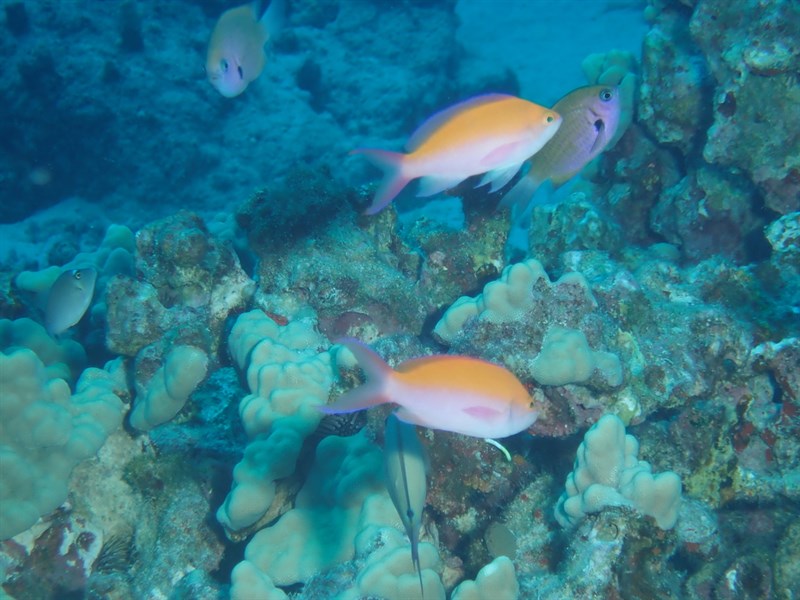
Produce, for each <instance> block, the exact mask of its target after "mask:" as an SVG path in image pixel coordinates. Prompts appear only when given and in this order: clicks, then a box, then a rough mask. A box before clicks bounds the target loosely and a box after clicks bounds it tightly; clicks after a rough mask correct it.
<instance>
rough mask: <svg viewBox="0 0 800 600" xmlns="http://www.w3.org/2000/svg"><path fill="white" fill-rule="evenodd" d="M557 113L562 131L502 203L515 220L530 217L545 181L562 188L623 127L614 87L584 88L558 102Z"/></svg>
mask: <svg viewBox="0 0 800 600" xmlns="http://www.w3.org/2000/svg"><path fill="white" fill-rule="evenodd" d="M553 110H554V111H556V112H558V114H560V115H561V117H562V119H563V122H562V123H561V127H559V129H558V131H556V133H555V135H554V136H553V137H552V139H551V140H550V141H549V142H547V144H545V146H544V148H542V149H541V150H540V151H539V152H538V153H537V154H536V155H535V156H533V157H532V158H531V160H530V163H531V168H530V170H529V171H528V172H527V174H526V175H525V176H524V177H522V178H521V179H520V180H519V181H518V182H517V183H516V185H514V187H513V188H511V190H509V191H508V193H506V195H505V196H503V199H502V200H501V201H500V206H501V207H502V206H508V207H511V209H512V214H513V215H515V217H519V216H520V215H525V214H527V213H528V211H529V210H530V209H531V204H532V203H531V200H532V198H533V195H534V194H535V193H536V190H538V189H539V187H540V186H541V185H542V184H543V183H544V182H545V181H550V182H551V183H552V184H553V186H554V187H558V186H560V185H561V184H563V183H565V182H567V181H569V180H570V179H572V178H573V177H575V175H577V174H578V173H580V172H581V170H582V169H583V167H585V166H586V165H587V164H588V163H589V161H591V160H592V159H593V158H594V157H596V156H597V155H598V154H600V153H601V152H602V151H603V150H605V148H606V146H607V145H608V143H609V142H610V141H611V140H612V139H613V137H614V134H615V133H616V131H617V126H618V125H619V119H620V111H621V102H620V92H619V89H618V88H616V87H614V86H613V85H590V86H586V87H580V88H578V89H576V90H573V91H571V92H570V93H569V94H567V95H566V96H564V97H563V98H561V100H559V101H558V102H556V103H555V104H554V105H553Z"/></svg>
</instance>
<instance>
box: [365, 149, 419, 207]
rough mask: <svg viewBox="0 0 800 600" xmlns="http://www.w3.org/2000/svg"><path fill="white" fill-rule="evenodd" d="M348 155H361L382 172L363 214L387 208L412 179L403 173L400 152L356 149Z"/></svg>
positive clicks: (402, 156) (402, 157)
mask: <svg viewBox="0 0 800 600" xmlns="http://www.w3.org/2000/svg"><path fill="white" fill-rule="evenodd" d="M350 154H363V155H364V156H365V157H366V159H367V160H369V161H370V162H371V163H372V164H374V165H375V166H376V167H378V168H379V169H381V170H382V171H383V181H382V182H381V185H380V187H379V188H378V191H377V192H375V197H374V198H373V199H372V204H370V206H369V208H367V210H365V211H364V214H367V215H374V214H377V213H379V212H381V211H382V210H383V209H384V208H386V207H387V206H389V204H390V203H391V202H392V200H394V199H395V197H396V196H397V194H399V193H400V191H401V190H402V189H403V188H404V187H406V185H408V182H409V181H411V179H412V178H410V177H408V176H406V175H405V174H404V173H403V168H402V167H403V159H404V158H405V155H404V154H402V153H400V152H390V151H389V150H378V149H374V148H358V149H356V150H353V151H352V152H350Z"/></svg>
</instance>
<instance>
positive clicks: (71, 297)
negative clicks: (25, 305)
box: [44, 267, 97, 335]
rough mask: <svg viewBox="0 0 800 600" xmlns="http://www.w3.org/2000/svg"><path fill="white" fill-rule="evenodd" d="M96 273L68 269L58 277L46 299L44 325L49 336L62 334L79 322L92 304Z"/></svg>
mask: <svg viewBox="0 0 800 600" xmlns="http://www.w3.org/2000/svg"><path fill="white" fill-rule="evenodd" d="M96 281H97V271H96V270H95V269H93V268H91V267H88V268H85V269H70V270H68V271H64V272H63V273H61V275H59V276H58V279H56V281H55V283H53V286H52V287H51V288H50V294H49V296H48V298H47V308H45V311H44V324H45V327H47V331H48V332H49V333H50V335H58V334H60V333H64V332H65V331H66V330H67V329H69V328H70V327H72V326H73V325H75V324H76V323H77V322H78V321H80V320H81V318H82V317H83V315H84V314H85V313H86V309H88V308H89V304H91V302H92V296H93V295H94V284H95V282H96Z"/></svg>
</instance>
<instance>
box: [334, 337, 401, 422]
mask: <svg viewBox="0 0 800 600" xmlns="http://www.w3.org/2000/svg"><path fill="white" fill-rule="evenodd" d="M337 343H339V344H341V345H342V346H344V347H345V348H347V349H348V350H350V352H352V353H353V356H355V357H356V360H357V361H358V365H359V366H360V367H361V368H362V369H363V370H364V374H365V375H366V376H367V380H366V382H364V383H363V384H361V385H360V386H358V387H356V388H353V389H352V390H350V391H348V392H345V393H344V394H342V395H341V396H339V398H337V399H336V401H335V402H334V403H333V404H328V405H325V406H320V407H319V409H320V410H321V411H322V412H324V413H327V414H338V413H351V412H356V411H358V410H363V409H365V408H370V407H372V406H378V405H379V404H385V403H386V402H388V401H389V398H388V396H387V395H386V392H385V388H386V382H387V380H388V378H389V377H391V374H392V368H391V367H390V366H389V365H388V364H386V361H384V360H383V359H382V358H381V357H380V356H378V354H377V353H376V352H374V351H373V350H372V349H371V348H369V346H367V345H366V344H363V343H361V342H359V341H358V340H355V339H352V338H344V339H341V340H337Z"/></svg>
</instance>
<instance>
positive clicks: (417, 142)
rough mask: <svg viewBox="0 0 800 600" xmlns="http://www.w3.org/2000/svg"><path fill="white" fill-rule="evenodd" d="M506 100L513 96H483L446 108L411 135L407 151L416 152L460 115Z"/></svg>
mask: <svg viewBox="0 0 800 600" xmlns="http://www.w3.org/2000/svg"><path fill="white" fill-rule="evenodd" d="M505 98H511V96H509V95H508V94H482V95H480V96H475V97H474V98H470V99H469V100H464V101H463V102H459V103H458V104H455V105H453V106H451V107H449V108H445V109H444V110H440V111H439V112H438V113H436V114H435V115H433V116H432V117H430V118H429V119H428V120H427V121H425V122H424V123H423V124H422V125H420V126H419V127H418V128H417V130H416V131H415V132H414V133H413V134H412V135H411V137H410V138H408V141H407V142H406V151H408V152H414V151H415V150H416V149H417V148H419V147H420V146H421V145H422V143H423V142H424V141H425V140H427V139H428V138H429V137H430V135H431V134H432V133H433V132H434V131H436V130H437V129H439V127H441V126H442V125H443V124H444V123H446V122H447V121H449V120H450V119H452V118H453V117H454V116H455V115H457V114H458V113H460V112H462V111H465V110H468V109H470V108H475V107H476V106H481V105H483V104H489V103H491V102H497V101H498V100H503V99H505Z"/></svg>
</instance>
